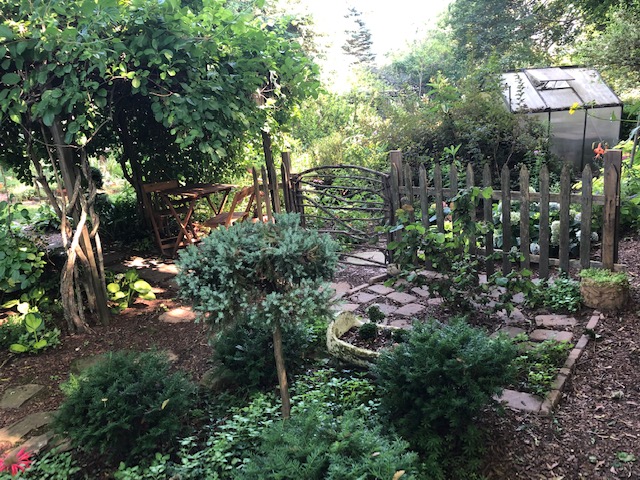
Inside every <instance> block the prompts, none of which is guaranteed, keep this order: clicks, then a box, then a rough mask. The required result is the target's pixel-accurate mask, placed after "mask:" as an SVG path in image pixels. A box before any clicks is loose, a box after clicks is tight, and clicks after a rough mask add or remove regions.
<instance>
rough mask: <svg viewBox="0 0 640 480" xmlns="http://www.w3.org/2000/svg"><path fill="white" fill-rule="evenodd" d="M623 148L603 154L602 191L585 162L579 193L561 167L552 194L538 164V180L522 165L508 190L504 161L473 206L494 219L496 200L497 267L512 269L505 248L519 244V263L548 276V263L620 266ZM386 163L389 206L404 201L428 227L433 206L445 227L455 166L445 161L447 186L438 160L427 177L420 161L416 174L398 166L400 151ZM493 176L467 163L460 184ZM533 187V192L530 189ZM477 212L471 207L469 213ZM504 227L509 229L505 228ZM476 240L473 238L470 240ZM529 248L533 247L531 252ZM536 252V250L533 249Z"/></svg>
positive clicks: (489, 246) (455, 187)
mask: <svg viewBox="0 0 640 480" xmlns="http://www.w3.org/2000/svg"><path fill="white" fill-rule="evenodd" d="M621 161H622V153H621V152H620V151H619V150H610V151H608V152H607V153H606V154H605V159H604V164H605V168H604V180H605V189H604V195H593V194H592V171H591V168H590V167H589V166H586V167H585V169H584V171H583V172H582V188H581V191H580V192H579V193H572V182H571V176H570V169H569V167H568V166H565V167H564V168H563V169H562V173H561V176H560V192H559V193H551V192H550V191H549V171H548V170H547V167H546V166H543V167H542V169H541V171H540V172H539V174H538V178H539V182H538V184H537V185H532V184H531V182H530V172H529V171H528V170H527V168H526V167H525V166H522V167H521V169H520V171H519V190H517V191H511V178H512V175H511V172H510V171H509V169H508V168H507V167H506V166H505V167H504V168H503V169H502V171H501V172H500V189H499V190H493V191H492V194H491V198H488V199H486V200H484V201H483V204H482V205H481V206H480V205H479V206H478V209H477V212H478V213H480V212H481V213H482V215H481V217H482V218H480V219H479V220H481V221H485V222H488V223H491V224H492V223H493V205H494V203H495V202H496V201H499V202H501V215H500V223H501V225H502V226H504V228H502V248H501V249H500V251H501V252H502V270H503V272H504V273H505V274H506V273H508V272H509V271H510V270H511V269H512V264H511V262H510V261H509V255H508V253H509V251H510V250H511V247H512V246H514V245H515V246H518V248H519V251H520V253H521V256H522V260H521V262H520V267H522V268H528V267H529V265H530V264H531V263H532V262H533V263H537V264H538V265H539V274H540V276H541V277H542V278H547V276H548V275H549V266H550V265H553V266H557V267H559V268H560V269H561V270H563V271H569V267H573V268H577V269H584V268H589V267H604V268H608V269H614V268H621V267H622V266H621V265H617V264H615V262H616V260H617V251H618V238H617V228H618V219H619V205H620V200H619V199H620V165H621ZM390 163H391V169H392V172H391V176H390V178H391V196H392V200H391V206H392V208H396V207H398V206H400V207H401V206H402V205H405V204H411V205H412V206H416V207H419V209H420V212H421V215H420V219H421V222H422V224H423V225H424V226H425V227H430V226H431V225H430V224H431V218H432V217H430V215H429V207H431V208H432V209H434V210H435V225H436V228H437V229H438V231H440V232H444V230H445V227H444V224H445V216H446V215H445V206H446V205H447V204H448V203H449V202H450V201H451V199H452V198H454V197H455V196H456V195H457V194H458V193H459V192H460V188H461V187H460V185H459V174H458V170H457V168H456V166H455V165H450V166H449V168H448V170H449V175H448V177H449V178H448V186H447V187H445V186H444V184H445V181H446V180H447V179H445V178H444V176H443V173H442V167H441V165H440V164H436V165H435V166H434V167H433V172H432V176H431V179H429V178H428V174H427V170H426V167H425V165H424V164H423V165H420V167H419V169H418V172H417V176H414V174H413V172H411V170H410V169H409V168H408V166H407V165H403V162H402V155H401V154H400V152H397V151H396V152H392V153H391V155H390ZM415 178H417V179H418V182H417V183H418V184H417V185H414V179H415ZM492 185H493V179H492V178H491V172H490V171H489V167H488V166H485V168H484V170H483V173H482V179H481V181H480V182H479V183H478V182H476V180H475V178H474V172H473V169H472V168H471V166H470V165H468V166H467V168H466V169H465V185H464V187H466V188H468V187H474V186H480V187H483V188H484V187H491V186H492ZM532 187H534V188H535V190H536V191H532V190H533V188H532ZM515 202H519V214H520V215H519V216H520V218H519V237H517V238H512V231H511V212H512V209H513V208H512V207H513V206H514V203H515ZM532 203H537V204H538V208H539V219H538V221H537V224H535V223H534V225H536V227H537V229H538V231H539V241H538V242H537V246H536V247H535V249H532V248H531V246H532V241H531V232H530V225H531V209H530V207H531V204H532ZM554 203H557V204H558V206H559V207H558V210H559V211H558V214H559V215H558V216H559V232H558V233H557V234H555V233H554V238H557V244H558V245H557V246H558V248H557V256H556V257H552V256H551V245H550V241H549V239H550V237H551V232H550V224H549V219H550V216H551V213H550V212H551V210H552V207H554V205H553V204H554ZM572 205H575V206H577V207H579V208H578V210H579V212H580V242H579V243H580V249H579V255H578V258H577V259H576V258H571V257H572V255H571V251H570V250H571V248H570V247H571V241H572V240H573V239H572V238H571V235H570V233H571V231H570V230H571V215H570V210H571V206H572ZM594 205H602V206H603V209H602V216H603V218H602V224H603V230H602V237H601V240H602V241H601V248H600V257H601V259H600V261H598V260H592V259H591V255H592V253H593V252H592V250H593V248H592V247H593V246H594V244H593V242H592V239H591V233H592V232H591V225H592V217H593V215H594V209H593V206H594ZM471 215H474V216H475V215H476V211H474V212H471ZM507 226H508V227H509V228H507ZM473 243H474V244H475V241H473ZM482 243H483V244H484V245H483V249H482V250H483V253H484V254H485V255H486V257H487V258H488V257H490V256H491V253H492V251H493V247H494V238H493V233H492V232H489V233H487V234H486V235H485V237H484V239H483V242H482ZM532 250H533V251H532ZM534 252H535V253H534ZM486 268H487V273H488V274H491V273H493V268H494V265H493V262H492V261H487V262H486Z"/></svg>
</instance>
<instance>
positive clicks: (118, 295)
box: [113, 291, 127, 300]
mask: <svg viewBox="0 0 640 480" xmlns="http://www.w3.org/2000/svg"><path fill="white" fill-rule="evenodd" d="M126 296H127V295H126V294H125V293H124V292H121V291H117V292H115V293H114V295H113V299H114V300H120V299H121V298H125V297H126Z"/></svg>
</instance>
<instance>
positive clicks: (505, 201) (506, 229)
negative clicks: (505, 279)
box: [500, 163, 511, 275]
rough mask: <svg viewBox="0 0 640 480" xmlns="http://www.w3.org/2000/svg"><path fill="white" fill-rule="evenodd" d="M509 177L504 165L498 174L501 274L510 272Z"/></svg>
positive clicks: (507, 169) (507, 168)
mask: <svg viewBox="0 0 640 480" xmlns="http://www.w3.org/2000/svg"><path fill="white" fill-rule="evenodd" d="M510 180H511V177H510V173H509V167H507V164H506V163H505V164H504V166H503V167H502V170H501V172H500V189H501V190H502V274H503V275H508V274H509V273H510V272H511V262H510V260H509V252H510V251H511V181H510Z"/></svg>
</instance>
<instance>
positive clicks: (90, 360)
mask: <svg viewBox="0 0 640 480" xmlns="http://www.w3.org/2000/svg"><path fill="white" fill-rule="evenodd" d="M104 357H105V355H104V354H100V355H90V356H88V357H81V358H76V359H75V360H74V361H72V362H71V373H73V374H76V375H78V374H80V373H82V372H84V371H85V370H86V369H87V368H89V367H93V366H94V365H95V364H96V363H98V362H99V361H101V360H103V359H104Z"/></svg>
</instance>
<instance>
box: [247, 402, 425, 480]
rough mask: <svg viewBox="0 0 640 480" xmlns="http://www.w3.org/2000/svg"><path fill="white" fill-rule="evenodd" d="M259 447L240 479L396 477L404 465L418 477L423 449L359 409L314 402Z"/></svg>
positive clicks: (272, 429) (265, 435)
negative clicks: (333, 411) (336, 411)
mask: <svg viewBox="0 0 640 480" xmlns="http://www.w3.org/2000/svg"><path fill="white" fill-rule="evenodd" d="M260 440H261V441H260V444H259V446H258V449H257V453H256V454H255V455H252V456H251V457H250V459H249V461H248V462H247V464H246V465H245V467H244V468H243V469H242V470H240V471H239V472H238V475H237V476H236V477H235V478H238V479H256V480H257V479H260V480H266V479H282V478H304V479H308V480H314V479H317V480H325V479H326V480H331V479H334V480H337V479H344V478H362V479H372V480H373V479H380V480H382V479H390V478H393V477H394V475H396V474H397V473H398V472H399V471H400V470H403V471H404V472H405V474H404V475H403V478H407V479H411V478H415V477H414V475H413V472H415V466H416V460H417V455H416V454H415V453H413V452H410V451H408V444H407V443H406V442H405V441H402V440H399V439H396V438H393V437H391V438H389V437H385V436H384V435H383V434H382V433H381V427H380V426H379V425H378V426H371V425H368V424H367V422H366V421H365V420H364V419H363V418H362V416H361V414H360V413H359V412H358V411H354V410H348V411H346V412H345V413H344V414H343V415H342V416H340V417H334V416H332V415H329V414H327V413H325V412H323V411H322V410H319V409H315V408H310V409H307V410H304V411H302V412H298V413H297V415H296V416H294V417H293V418H292V419H291V420H289V421H287V422H276V423H273V424H271V425H270V426H269V427H267V428H266V429H265V430H264V431H263V432H262V435H261V439H260Z"/></svg>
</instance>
